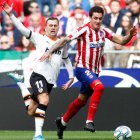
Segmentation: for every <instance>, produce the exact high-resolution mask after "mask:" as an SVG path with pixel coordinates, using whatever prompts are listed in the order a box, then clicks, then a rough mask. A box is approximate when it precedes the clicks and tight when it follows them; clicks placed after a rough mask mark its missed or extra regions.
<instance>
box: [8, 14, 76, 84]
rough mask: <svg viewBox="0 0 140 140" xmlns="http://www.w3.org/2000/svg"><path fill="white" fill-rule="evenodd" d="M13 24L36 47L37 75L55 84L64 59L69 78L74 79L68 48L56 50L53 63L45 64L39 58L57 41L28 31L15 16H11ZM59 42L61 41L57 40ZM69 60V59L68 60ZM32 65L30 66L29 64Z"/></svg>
mask: <svg viewBox="0 0 140 140" xmlns="http://www.w3.org/2000/svg"><path fill="white" fill-rule="evenodd" d="M10 18H11V20H12V22H13V24H14V25H15V26H16V28H17V29H18V30H19V31H20V32H21V33H22V34H23V35H24V36H26V37H27V38H28V39H30V41H31V42H32V43H33V44H34V45H35V47H36V59H35V61H34V62H33V63H34V64H33V71H34V72H35V73H38V74H41V75H42V76H44V77H45V79H46V80H47V82H48V83H50V84H55V83H56V80H57V78H58V75H59V72H60V66H61V62H62V58H64V60H65V61H64V63H65V65H66V68H67V71H68V73H69V78H72V77H73V75H74V74H73V68H72V64H71V62H70V60H69V58H68V52H67V47H64V48H62V49H60V50H56V51H55V52H54V53H53V54H52V58H51V61H49V60H45V61H43V62H40V61H39V58H40V57H41V56H42V55H43V54H44V52H45V51H47V50H48V49H50V47H52V45H53V44H54V43H56V40H55V41H54V40H51V39H50V38H49V37H47V36H43V35H41V34H39V33H35V32H32V31H30V30H29V29H27V28H26V27H25V26H23V24H22V23H21V22H20V21H19V20H18V19H17V18H16V17H15V16H14V15H12V16H10ZM57 40H59V39H57ZM66 58H68V59H66ZM29 65H30V64H29Z"/></svg>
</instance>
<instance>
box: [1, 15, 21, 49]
mask: <svg viewBox="0 0 140 140" xmlns="http://www.w3.org/2000/svg"><path fill="white" fill-rule="evenodd" d="M2 21H3V24H2V30H1V34H2V35H7V36H8V37H9V40H10V44H11V45H12V46H13V47H15V46H19V45H20V42H21V37H22V35H21V33H20V32H19V31H18V30H17V29H16V28H15V27H14V26H13V23H12V22H11V20H10V18H9V16H7V15H6V14H5V13H2Z"/></svg>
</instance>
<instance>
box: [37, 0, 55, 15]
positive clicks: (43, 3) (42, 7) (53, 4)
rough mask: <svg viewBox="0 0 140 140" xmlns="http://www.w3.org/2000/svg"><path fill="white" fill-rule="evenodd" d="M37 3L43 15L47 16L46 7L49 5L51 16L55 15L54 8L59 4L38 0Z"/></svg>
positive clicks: (52, 1)
mask: <svg viewBox="0 0 140 140" xmlns="http://www.w3.org/2000/svg"><path fill="white" fill-rule="evenodd" d="M36 1H37V3H38V4H39V7H40V10H41V13H42V15H46V13H45V12H44V11H45V9H44V8H45V6H46V5H48V8H49V11H50V15H51V14H53V13H54V8H55V5H56V4H57V0H36Z"/></svg>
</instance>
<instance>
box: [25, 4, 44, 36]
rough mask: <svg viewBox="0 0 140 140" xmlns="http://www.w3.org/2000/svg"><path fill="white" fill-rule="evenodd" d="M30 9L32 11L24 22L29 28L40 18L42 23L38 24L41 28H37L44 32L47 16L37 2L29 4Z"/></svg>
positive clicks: (38, 30)
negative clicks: (42, 12)
mask: <svg viewBox="0 0 140 140" xmlns="http://www.w3.org/2000/svg"><path fill="white" fill-rule="evenodd" d="M29 11H30V15H28V16H26V17H25V19H24V22H23V24H24V25H25V27H27V28H28V27H32V26H34V25H33V24H34V23H35V24H36V23H37V22H38V18H39V22H40V23H37V24H39V28H40V29H37V30H36V31H37V32H40V33H42V34H43V32H44V28H45V17H44V16H42V14H41V12H40V10H39V5H38V4H37V3H36V2H31V3H30V6H29ZM34 21H35V22H34ZM35 26H36V25H35Z"/></svg>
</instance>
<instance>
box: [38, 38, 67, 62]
mask: <svg viewBox="0 0 140 140" xmlns="http://www.w3.org/2000/svg"><path fill="white" fill-rule="evenodd" d="M69 41H70V38H69V37H64V38H62V39H60V40H58V41H57V42H56V43H55V44H54V45H52V47H51V48H50V49H49V50H47V52H45V53H44V54H43V55H42V56H41V58H40V59H39V60H40V61H41V62H42V61H44V60H45V59H49V58H51V54H52V53H53V52H54V51H55V50H57V49H60V48H62V47H64V46H65V45H66V44H67V43H68V42H69Z"/></svg>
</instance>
